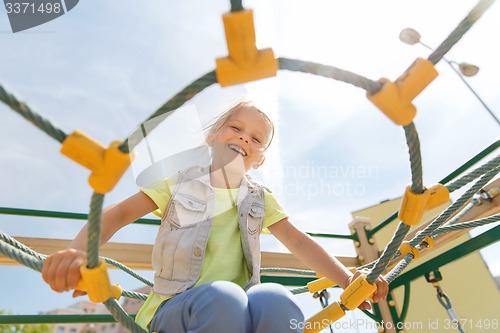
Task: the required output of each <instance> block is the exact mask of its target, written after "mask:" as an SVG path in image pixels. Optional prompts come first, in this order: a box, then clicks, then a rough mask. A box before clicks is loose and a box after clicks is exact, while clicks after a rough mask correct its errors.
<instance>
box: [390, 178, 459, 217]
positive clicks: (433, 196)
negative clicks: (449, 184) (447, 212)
mask: <svg viewBox="0 0 500 333" xmlns="http://www.w3.org/2000/svg"><path fill="white" fill-rule="evenodd" d="M448 200H450V192H449V191H448V188H446V186H444V185H443V184H436V185H433V186H432V187H430V188H426V189H425V190H424V192H423V193H420V194H417V193H414V192H412V190H411V188H410V186H408V187H406V191H405V194H404V196H403V200H402V202H401V207H400V209H399V214H398V215H399V219H400V220H401V221H402V222H403V223H405V224H407V225H412V226H413V225H417V224H418V223H419V222H420V220H421V219H422V215H423V214H424V212H425V211H426V210H429V209H432V208H434V207H437V206H439V205H441V204H443V203H445V202H446V201H448Z"/></svg>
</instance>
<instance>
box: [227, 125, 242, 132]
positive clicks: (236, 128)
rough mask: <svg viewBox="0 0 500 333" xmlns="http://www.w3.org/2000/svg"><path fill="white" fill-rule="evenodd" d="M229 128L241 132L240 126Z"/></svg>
mask: <svg viewBox="0 0 500 333" xmlns="http://www.w3.org/2000/svg"><path fill="white" fill-rule="evenodd" d="M229 127H231V128H232V129H234V130H235V131H239V130H240V128H239V127H238V126H234V125H232V126H229Z"/></svg>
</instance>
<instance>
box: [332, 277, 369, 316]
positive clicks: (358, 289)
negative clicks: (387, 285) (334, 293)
mask: <svg viewBox="0 0 500 333" xmlns="http://www.w3.org/2000/svg"><path fill="white" fill-rule="evenodd" d="M376 290H377V286H376V285H374V284H371V283H369V282H368V281H367V280H366V275H365V274H361V275H360V276H358V278H357V279H356V280H354V281H353V282H352V283H351V284H350V285H349V286H348V287H347V288H345V290H344V291H343V292H342V294H340V302H341V303H342V305H343V306H345V307H346V308H347V309H349V310H354V309H356V308H357V307H358V306H359V305H360V304H361V303H363V302H364V301H366V300H367V299H369V298H370V297H371V296H372V295H373V293H374V292H375V291H376Z"/></svg>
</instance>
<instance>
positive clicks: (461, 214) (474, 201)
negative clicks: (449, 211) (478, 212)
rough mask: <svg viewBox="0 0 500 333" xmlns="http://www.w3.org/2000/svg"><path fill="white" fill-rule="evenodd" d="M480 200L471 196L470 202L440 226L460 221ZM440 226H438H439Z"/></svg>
mask: <svg viewBox="0 0 500 333" xmlns="http://www.w3.org/2000/svg"><path fill="white" fill-rule="evenodd" d="M480 202H481V201H479V200H478V199H476V198H473V199H472V201H471V202H469V203H468V204H467V205H466V206H465V207H464V208H462V209H461V210H460V211H459V212H458V213H457V214H456V215H455V216H453V217H452V218H451V219H449V220H448V221H447V222H445V223H443V224H442V225H441V227H443V226H446V225H451V224H455V223H457V222H458V221H460V220H461V219H462V218H463V217H464V216H465V215H466V214H467V213H468V212H470V211H471V210H472V208H474V207H476V206H477V205H479V203H480ZM439 228H440V227H439Z"/></svg>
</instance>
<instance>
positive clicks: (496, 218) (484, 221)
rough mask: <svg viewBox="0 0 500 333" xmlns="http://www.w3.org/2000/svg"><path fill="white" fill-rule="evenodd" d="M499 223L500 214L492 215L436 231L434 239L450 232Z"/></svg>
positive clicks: (443, 227)
mask: <svg viewBox="0 0 500 333" xmlns="http://www.w3.org/2000/svg"><path fill="white" fill-rule="evenodd" d="M498 221H500V214H495V215H491V216H488V217H484V218H482V219H477V220H473V221H468V222H461V223H456V224H450V225H446V226H442V227H439V228H437V229H436V230H434V232H433V233H432V237H433V238H434V237H435V236H438V235H441V234H444V233H448V232H452V231H458V230H463V229H471V228H476V227H482V226H483V225H487V224H491V223H495V222H498Z"/></svg>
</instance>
